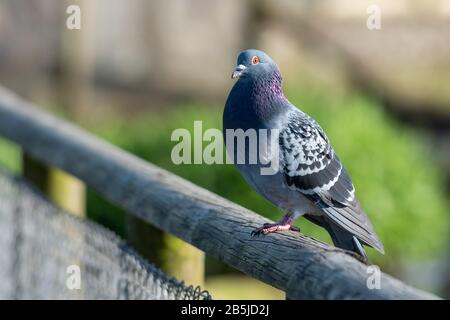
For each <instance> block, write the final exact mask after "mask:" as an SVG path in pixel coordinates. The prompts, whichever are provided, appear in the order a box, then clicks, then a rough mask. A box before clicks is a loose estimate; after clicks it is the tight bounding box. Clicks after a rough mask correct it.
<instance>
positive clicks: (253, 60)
mask: <svg viewBox="0 0 450 320" xmlns="http://www.w3.org/2000/svg"><path fill="white" fill-rule="evenodd" d="M258 63H259V58H258V56H254V57H253V58H252V64H258Z"/></svg>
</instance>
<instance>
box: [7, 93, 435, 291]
mask: <svg viewBox="0 0 450 320" xmlns="http://www.w3.org/2000/svg"><path fill="white" fill-rule="evenodd" d="M0 135H1V136H3V137H5V138H7V139H9V140H11V141H13V142H15V143H16V144H18V145H20V146H21V148H22V150H23V152H24V153H25V154H26V155H27V156H26V157H28V158H30V159H33V160H32V161H31V162H36V163H38V164H40V166H42V167H46V168H57V169H58V170H62V171H64V172H66V173H69V174H70V175H72V176H74V177H76V178H77V179H79V181H82V182H83V183H84V184H86V185H87V186H88V187H90V188H92V189H94V190H95V191H96V192H97V193H99V194H100V195H101V196H103V197H104V198H105V199H107V200H109V201H110V202H112V203H113V204H115V205H117V206H119V207H121V208H123V209H125V210H126V211H127V212H128V213H129V214H130V215H131V216H133V217H135V218H138V219H139V221H143V222H145V223H148V224H149V225H152V226H154V227H156V228H158V229H160V230H162V231H164V232H166V233H168V234H170V235H173V236H175V237H177V238H179V239H181V240H183V241H184V242H187V243H189V244H191V245H193V246H195V247H196V248H198V249H200V250H201V251H203V252H205V253H206V254H209V255H211V256H213V257H215V258H217V259H219V260H221V261H223V262H225V263H227V264H228V265H230V266H232V267H234V268H236V269H238V270H240V271H242V272H244V273H246V274H248V275H250V276H252V277H255V278H257V279H259V280H261V281H263V282H265V283H267V284H270V285H272V286H274V287H276V288H279V289H281V290H283V291H285V292H286V296H287V297H288V298H289V299H436V298H438V297H436V296H434V295H432V294H430V293H426V292H423V291H420V290H417V289H414V288H412V287H409V286H407V285H405V284H403V283H402V282H400V281H399V280H396V279H394V278H392V277H391V276H389V275H386V274H384V273H381V275H380V277H381V278H380V288H379V289H376V288H374V289H369V286H368V285H367V281H368V277H369V276H370V273H368V272H367V266H366V265H364V264H362V263H360V262H359V261H357V260H356V259H354V258H353V257H352V256H350V255H349V254H347V253H345V252H344V251H343V250H340V249H337V248H335V247H330V246H328V245H326V244H324V243H321V242H319V241H316V240H314V239H311V238H308V237H305V236H303V235H301V234H298V233H293V232H287V233H276V234H271V235H270V236H266V237H259V238H252V237H251V236H250V232H251V231H252V230H253V229H254V228H256V227H258V226H260V225H262V224H263V223H265V222H270V221H268V220H267V219H266V218H264V217H262V216H260V215H258V214H256V213H253V212H251V211H249V210H247V209H245V208H243V207H241V206H239V205H236V204H234V203H232V202H230V201H228V200H225V199H223V198H221V197H219V196H217V195H215V194H213V193H212V192H209V191H207V190H205V189H202V188H200V187H198V186H196V185H194V184H192V183H190V182H188V181H186V180H184V179H182V178H180V177H178V176H176V175H174V174H171V173H170V172H167V171H165V170H163V169H161V168H158V167H156V166H154V165H152V164H150V163H147V162H145V161H143V160H141V159H139V158H137V157H135V156H133V155H131V154H129V153H127V152H125V151H123V150H121V149H119V148H117V147H115V146H113V145H111V144H109V143H107V142H104V141H102V140H100V139H98V138H96V137H95V136H93V135H91V134H89V133H87V132H85V131H83V130H82V129H80V128H78V127H76V126H74V125H72V124H70V123H67V122H65V121H62V120H60V119H57V118H55V117H54V116H52V115H49V114H47V113H44V112H42V111H39V110H38V109H37V108H35V107H34V106H32V105H31V104H30V103H27V102H25V101H23V100H21V99H20V98H18V97H17V96H15V95H14V94H12V93H10V92H8V91H6V90H4V89H2V90H0ZM31 171H33V170H31ZM35 176H36V175H35ZM37 176H39V175H37ZM41 179H42V176H41ZM149 232H153V231H149ZM143 239H146V236H145V234H144V235H143ZM147 239H148V238H147ZM178 241H179V240H178ZM180 242H181V241H180ZM144 245H146V246H151V245H152V243H144ZM172 250H173V252H175V253H177V252H178V254H180V253H185V249H184V248H180V247H177V246H176V245H175V246H172ZM182 256H183V255H182V254H181V255H179V257H182ZM185 256H186V260H189V259H191V261H188V263H190V264H191V266H190V270H191V272H192V268H193V267H192V266H195V265H199V264H201V263H202V259H203V257H202V256H201V255H199V254H197V253H194V254H193V255H188V254H186V255H185ZM192 257H194V258H192ZM180 259H181V258H180ZM192 259H194V260H195V261H194V262H193V261H192ZM174 263H175V264H177V265H181V266H180V267H179V268H180V269H183V266H182V265H183V263H184V261H182V260H178V261H176V262H174ZM202 268H203V266H199V269H200V270H201V271H200V275H199V274H197V277H199V276H202V274H201V272H202V270H203V269H202Z"/></svg>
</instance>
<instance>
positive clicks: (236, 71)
mask: <svg viewBox="0 0 450 320" xmlns="http://www.w3.org/2000/svg"><path fill="white" fill-rule="evenodd" d="M245 69H247V67H246V66H244V65H243V64H240V65H238V66H237V67H236V69H234V71H233V74H232V75H231V79H236V78H239V77H240V76H241V75H242V73H243V72H244V71H245Z"/></svg>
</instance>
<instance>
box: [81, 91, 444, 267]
mask: <svg viewBox="0 0 450 320" xmlns="http://www.w3.org/2000/svg"><path fill="white" fill-rule="evenodd" d="M287 96H288V97H289V98H290V100H291V102H292V103H294V104H295V105H297V106H299V107H301V108H302V110H304V111H305V112H307V113H308V114H310V115H311V116H312V117H314V118H315V119H316V120H317V121H318V122H319V123H320V124H321V125H322V127H323V128H324V129H325V131H326V132H327V135H328V137H329V138H330V140H331V141H332V143H333V146H334V148H335V150H336V152H337V153H338V154H339V156H340V158H341V159H342V161H343V162H344V164H345V166H346V167H347V169H348V170H349V172H350V174H351V176H352V177H353V181H354V184H355V186H356V190H357V194H358V196H359V198H360V200H361V203H362V205H363V207H364V208H365V209H366V211H367V213H368V214H369V216H370V218H371V220H372V222H373V224H374V226H375V229H376V231H377V232H378V234H379V236H380V238H381V239H382V241H383V243H384V245H385V249H386V255H385V256H382V255H380V254H378V253H375V252H374V251H373V250H372V249H368V251H369V255H370V256H371V261H372V262H374V263H379V264H381V265H383V266H384V267H389V266H395V263H396V262H398V261H399V260H400V259H414V258H416V259H422V258H432V257H436V256H439V255H440V254H441V253H442V250H443V249H444V245H445V241H446V240H447V238H446V237H447V232H448V228H449V216H448V214H447V212H446V205H447V203H446V202H447V199H446V195H445V193H444V188H443V185H444V182H443V177H441V176H440V174H439V171H438V169H437V168H435V166H434V164H433V161H432V159H431V158H432V157H431V156H430V150H429V148H428V147H427V140H426V137H425V135H423V134H420V133H418V132H415V131H413V130H412V129H409V128H407V127H405V126H403V125H400V124H399V123H397V122H396V121H394V120H393V119H391V118H390V117H389V116H388V115H387V114H386V113H385V112H383V110H382V108H381V106H380V105H379V104H378V103H376V102H375V101H372V100H371V99H368V98H366V97H362V96H358V95H355V94H351V95H348V94H347V95H340V96H338V97H336V96H335V95H333V97H331V96H330V95H324V94H323V92H315V91H314V90H305V91H299V90H295V91H294V90H289V89H288V91H287ZM195 120H202V121H203V131H205V130H206V129H207V128H219V129H220V128H221V127H222V124H221V123H222V106H216V107H211V106H209V107H206V106H198V105H186V106H178V107H176V108H175V107H174V108H173V109H171V110H170V111H167V112H162V113H158V114H156V113H150V114H149V115H148V116H140V117H137V118H136V119H134V120H131V121H130V120H129V119H127V120H124V119H105V122H104V123H96V125H95V127H93V128H91V129H92V131H94V132H95V133H97V134H98V135H100V136H102V137H104V138H106V139H107V140H109V141H111V142H113V143H114V144H116V145H118V146H120V147H121V148H123V149H125V150H128V151H129V152H132V153H134V154H136V155H138V156H139V157H142V158H144V159H146V160H148V161H150V162H152V163H154V164H156V165H158V166H161V167H163V168H165V169H167V170H169V171H171V172H173V173H175V174H177V175H180V176H182V177H184V178H186V179H188V180H191V181H193V182H194V183H196V184H198V185H200V186H203V187H205V188H206V189H209V190H211V191H213V192H215V193H217V194H219V195H221V196H223V197H225V198H228V199H230V200H232V201H234V202H236V203H239V204H241V205H242V206H244V207H247V208H249V209H251V210H254V211H255V212H258V213H260V214H263V215H265V216H267V217H270V218H272V219H274V220H278V219H279V218H280V217H281V215H282V212H281V211H280V210H279V209H277V208H275V207H274V206H273V205H272V204H270V203H269V202H267V201H266V200H265V199H263V198H262V197H261V196H259V195H258V194H257V193H256V192H254V191H253V190H251V189H250V187H249V186H248V185H247V184H246V183H245V181H244V180H243V178H242V177H241V176H240V175H239V173H238V172H237V170H236V169H235V168H234V167H233V166H232V165H194V164H191V165H175V164H173V163H172V161H171V150H172V148H173V146H174V145H175V144H177V142H172V141H171V139H170V137H171V133H172V131H173V130H174V129H177V128H186V129H188V130H189V131H191V132H193V122H194V121H195ZM89 199H90V201H89V211H90V214H91V216H92V217H93V218H94V219H96V220H100V221H101V222H102V223H106V224H107V225H109V226H110V227H111V228H113V229H115V230H116V231H119V232H121V231H123V215H121V214H119V213H118V212H117V214H116V215H111V210H110V207H104V203H103V202H100V201H101V200H99V199H98V198H97V197H95V196H94V195H91V196H90V197H89ZM113 210H115V209H113ZM105 212H107V213H108V214H109V218H108V220H105V215H104V213H105ZM114 212H115V211H114ZM114 217H116V218H114ZM298 225H299V226H300V227H301V229H302V232H303V233H304V234H306V235H308V236H312V237H315V238H318V239H321V240H324V241H328V242H329V241H330V240H329V237H328V235H327V234H326V232H325V231H323V230H322V229H321V228H319V227H317V226H315V225H312V224H311V223H309V222H307V221H306V220H305V219H299V222H298Z"/></svg>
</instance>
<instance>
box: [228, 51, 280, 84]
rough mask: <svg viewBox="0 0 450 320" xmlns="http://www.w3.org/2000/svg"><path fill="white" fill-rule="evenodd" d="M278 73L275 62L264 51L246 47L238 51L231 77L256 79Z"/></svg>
mask: <svg viewBox="0 0 450 320" xmlns="http://www.w3.org/2000/svg"><path fill="white" fill-rule="evenodd" d="M274 72H275V73H277V74H279V70H278V66H277V65H276V63H275V62H274V61H273V60H272V59H271V58H270V57H269V56H268V55H267V54H266V53H264V52H262V51H260V50H256V49H248V50H244V51H242V52H241V53H239V56H238V58H237V63H236V67H235V69H234V71H233V74H232V75H231V78H232V79H235V78H239V79H257V78H262V77H266V76H271V75H273V73H274Z"/></svg>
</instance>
